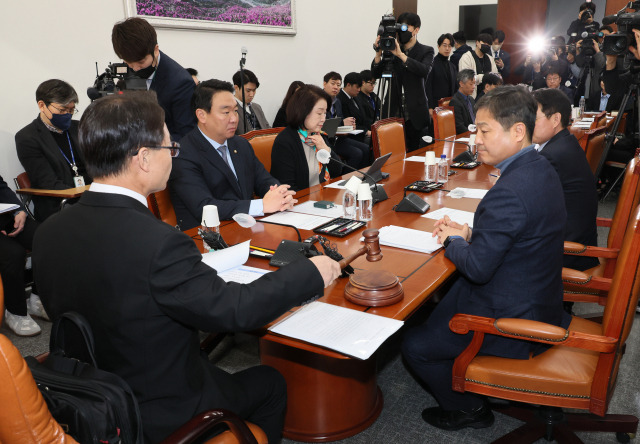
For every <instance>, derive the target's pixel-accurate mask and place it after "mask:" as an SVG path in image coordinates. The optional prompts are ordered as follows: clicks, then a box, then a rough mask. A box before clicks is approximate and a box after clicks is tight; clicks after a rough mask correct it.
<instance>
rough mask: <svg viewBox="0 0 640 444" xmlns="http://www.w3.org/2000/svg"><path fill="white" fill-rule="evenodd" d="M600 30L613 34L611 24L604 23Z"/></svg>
mask: <svg viewBox="0 0 640 444" xmlns="http://www.w3.org/2000/svg"><path fill="white" fill-rule="evenodd" d="M598 31H609V32H610V33H612V34H613V28H612V27H611V26H609V25H602V26H601V27H600V29H598Z"/></svg>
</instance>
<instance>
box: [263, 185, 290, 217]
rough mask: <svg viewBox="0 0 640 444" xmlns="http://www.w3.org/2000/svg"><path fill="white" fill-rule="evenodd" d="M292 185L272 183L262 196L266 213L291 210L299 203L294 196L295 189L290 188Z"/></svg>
mask: <svg viewBox="0 0 640 444" xmlns="http://www.w3.org/2000/svg"><path fill="white" fill-rule="evenodd" d="M289 188H290V185H271V186H270V187H269V191H267V194H265V195H264V197H263V198H262V208H263V211H264V212H265V213H275V212H277V211H284V210H290V209H291V208H293V206H294V205H295V204H296V203H298V200H297V199H294V198H293V195H294V194H296V192H295V191H291V190H289Z"/></svg>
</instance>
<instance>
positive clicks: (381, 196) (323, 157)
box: [316, 150, 389, 204]
mask: <svg viewBox="0 0 640 444" xmlns="http://www.w3.org/2000/svg"><path fill="white" fill-rule="evenodd" d="M316 159H318V162H320V163H323V164H325V165H326V164H328V163H329V162H330V161H332V160H333V161H334V162H336V163H339V164H340V165H342V166H343V167H347V168H348V169H350V170H351V171H355V172H356V173H360V174H362V175H363V176H364V177H365V178H366V179H368V180H370V181H371V183H372V184H373V191H372V192H371V196H372V197H373V203H374V204H375V203H377V202H382V201H383V200H387V199H388V198H389V197H388V196H387V192H386V191H385V190H384V188H383V187H380V188H378V184H377V183H376V180H375V179H374V178H373V177H371V176H370V175H369V174H368V173H365V172H364V171H360V170H357V169H355V168H354V167H352V166H351V165H347V164H346V163H344V162H341V161H339V160H338V159H336V158H335V157H331V154H330V153H329V151H327V150H318V152H317V153H316Z"/></svg>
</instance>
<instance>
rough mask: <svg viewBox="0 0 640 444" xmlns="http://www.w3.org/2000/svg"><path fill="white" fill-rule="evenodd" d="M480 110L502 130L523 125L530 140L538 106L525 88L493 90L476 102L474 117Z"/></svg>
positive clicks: (505, 87)
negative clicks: (485, 111)
mask: <svg viewBox="0 0 640 444" xmlns="http://www.w3.org/2000/svg"><path fill="white" fill-rule="evenodd" d="M558 92H560V91H558ZM481 109H486V110H487V111H489V113H490V114H491V115H492V116H493V118H494V119H496V120H497V121H498V123H500V125H501V126H502V128H503V129H504V130H508V129H509V128H511V127H512V126H513V125H515V124H516V123H520V122H521V123H523V124H524V126H525V128H526V130H527V136H528V137H529V140H531V137H532V135H533V128H534V127H535V124H536V113H537V112H538V105H537V104H536V101H535V100H534V98H533V96H532V95H531V93H530V92H529V90H528V89H527V88H525V87H522V86H515V85H504V86H499V87H497V88H494V89H492V90H491V91H489V92H488V93H486V94H485V95H484V96H482V98H481V99H480V100H478V102H476V106H475V111H476V116H477V115H478V111H480V110H481Z"/></svg>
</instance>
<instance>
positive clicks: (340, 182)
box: [324, 180, 347, 190]
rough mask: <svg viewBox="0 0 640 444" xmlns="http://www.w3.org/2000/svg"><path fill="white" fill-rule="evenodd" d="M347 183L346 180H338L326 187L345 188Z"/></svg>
mask: <svg viewBox="0 0 640 444" xmlns="http://www.w3.org/2000/svg"><path fill="white" fill-rule="evenodd" d="M345 183H347V181H346V180H337V181H335V182H333V183H330V184H329V185H325V186H324V187H325V188H335V189H337V190H344V189H345V188H344V184H345Z"/></svg>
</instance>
